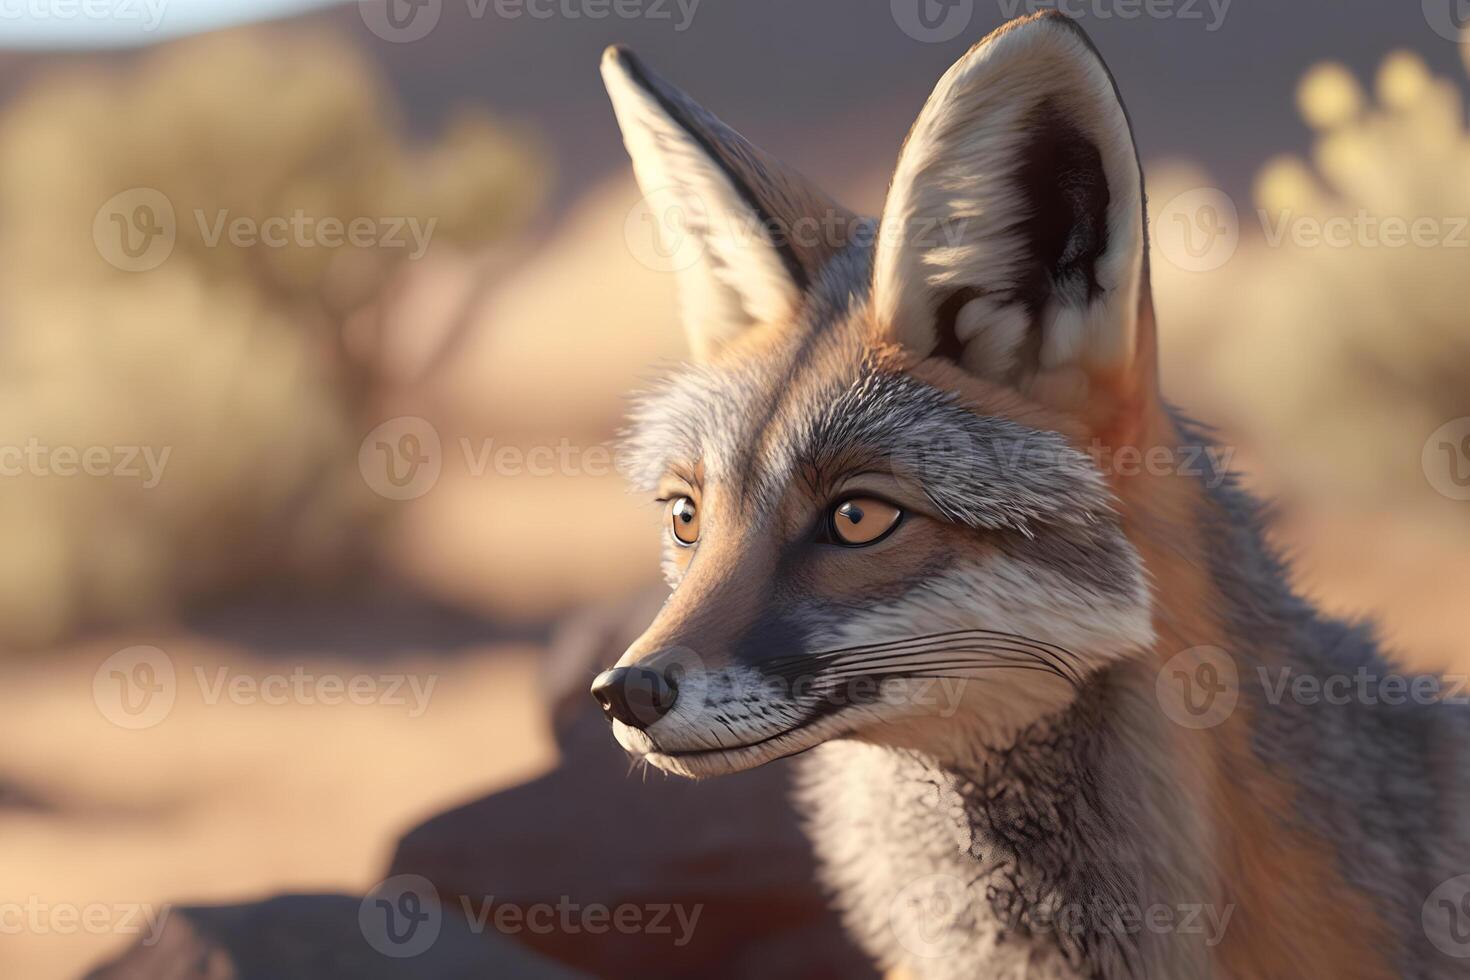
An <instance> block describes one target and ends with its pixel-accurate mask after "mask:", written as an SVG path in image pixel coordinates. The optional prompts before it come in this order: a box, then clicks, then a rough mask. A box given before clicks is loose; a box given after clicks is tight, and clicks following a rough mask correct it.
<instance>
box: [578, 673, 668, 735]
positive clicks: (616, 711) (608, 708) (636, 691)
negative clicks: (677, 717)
mask: <svg viewBox="0 0 1470 980" xmlns="http://www.w3.org/2000/svg"><path fill="white" fill-rule="evenodd" d="M592 696H593V697H594V698H596V699H597V703H598V704H599V705H601V706H602V713H603V714H604V715H606V716H607V719H608V721H620V722H622V723H623V724H625V725H627V726H629V727H630V728H636V729H638V730H639V731H643V730H644V729H646V728H647V727H648V726H649V725H652V724H653V723H654V722H656V721H658V720H659V719H660V718H662V717H663V716H664V715H666V714H668V713H669V711H670V709H672V708H673V707H674V702H675V701H677V700H678V697H679V685H678V683H677V680H676V678H675V677H674V676H673V671H670V670H664V671H658V670H649V669H648V668H646V667H614V668H613V669H611V670H604V671H603V672H602V673H600V674H598V675H597V677H596V678H594V679H593V681H592Z"/></svg>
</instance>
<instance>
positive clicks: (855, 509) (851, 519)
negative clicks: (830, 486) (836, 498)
mask: <svg viewBox="0 0 1470 980" xmlns="http://www.w3.org/2000/svg"><path fill="white" fill-rule="evenodd" d="M901 517H903V511H901V510H899V509H898V508H897V507H895V506H893V505H892V504H889V503H884V502H883V501H881V500H878V499H876V498H874V497H853V498H852V499H850V500H844V501H843V502H842V503H840V504H838V505H837V506H836V507H834V508H833V509H832V536H833V537H834V538H835V539H837V541H838V542H839V543H841V544H846V545H865V544H874V543H876V542H878V541H881V540H882V539H883V538H885V537H887V536H888V532H890V531H892V530H893V529H894V528H895V527H898V521H899V518H901Z"/></svg>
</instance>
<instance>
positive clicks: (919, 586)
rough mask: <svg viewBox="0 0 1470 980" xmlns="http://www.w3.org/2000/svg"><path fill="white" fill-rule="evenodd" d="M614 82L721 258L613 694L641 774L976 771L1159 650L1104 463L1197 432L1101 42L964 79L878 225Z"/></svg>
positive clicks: (969, 59)
mask: <svg viewBox="0 0 1470 980" xmlns="http://www.w3.org/2000/svg"><path fill="white" fill-rule="evenodd" d="M602 71H603V77H604V79H605V82H606V85H607V89H608V91H609V93H610V95H611V98H612V103H613V107H614V109H615V111H616V113H617V118H618V122H619V124H620V126H621V128H622V131H623V136H624V140H625V142H626V145H627V148H628V151H629V153H630V155H631V156H632V159H633V164H634V169H635V171H636V174H637V178H638V182H639V185H640V187H641V189H642V190H643V192H644V195H645V198H647V199H649V200H653V201H661V202H662V204H661V205H660V206H661V207H664V208H668V209H672V210H673V211H674V212H676V213H677V214H678V216H679V217H680V219H681V230H682V232H683V233H684V234H685V235H687V236H689V237H688V240H687V241H686V242H684V243H683V247H682V248H681V250H680V254H682V255H683V259H682V260H681V261H680V265H682V268H681V270H680V273H679V277H678V285H679V293H680V299H681V307H682V311H683V317H684V322H685V328H686V331H687V334H688V337H689V341H690V345H691V348H692V351H693V359H694V362H695V363H693V364H692V365H691V366H689V367H688V368H687V369H684V370H682V371H680V372H679V373H677V374H675V375H674V376H672V377H670V378H669V379H667V380H666V381H665V382H663V383H662V384H661V385H660V386H659V387H658V388H657V390H655V391H653V392H652V393H651V394H649V395H647V396H645V397H644V398H643V400H642V401H641V402H640V403H639V404H638V407H637V409H636V410H635V412H634V416H633V420H632V431H631V433H630V436H629V442H628V446H627V452H626V453H625V455H624V459H625V461H626V462H627V467H628V469H629V470H630V474H631V476H632V478H633V480H634V481H635V483H636V484H637V485H638V487H639V488H640V489H641V490H643V491H646V492H650V493H652V494H654V495H655V496H656V497H657V499H659V500H660V501H662V502H663V503H664V506H665V508H666V512H665V521H664V524H665V527H664V536H665V539H666V540H665V545H664V546H665V559H664V571H665V574H666V577H667V579H668V581H669V584H670V586H671V587H672V589H673V591H672V593H671V595H670V597H669V599H668V601H667V602H666V603H665V605H664V607H663V609H662V610H661V612H660V613H659V615H658V617H657V618H656V619H655V621H654V622H653V624H652V625H651V626H649V627H648V629H647V631H646V632H645V633H644V634H643V635H642V636H641V637H640V638H639V639H638V640H637V641H635V642H634V643H633V645H632V646H631V647H630V648H629V649H628V650H627V652H626V653H625V654H624V655H623V657H622V659H621V660H620V661H619V662H618V664H617V666H616V667H615V668H614V669H611V670H608V671H606V672H604V673H603V674H601V675H600V676H599V677H598V678H597V680H596V681H595V683H594V685H593V693H594V695H595V696H596V697H597V699H598V700H599V702H601V704H602V706H603V708H604V711H605V712H606V713H607V714H608V716H609V717H610V718H611V720H612V725H613V730H614V733H615V735H616V737H617V739H618V741H619V742H620V743H621V744H622V745H623V746H624V748H626V749H627V750H629V751H630V752H632V753H634V754H636V755H638V756H640V757H642V758H643V759H645V760H647V761H648V762H650V763H652V764H653V765H655V766H657V767H659V768H661V769H664V770H667V771H669V772H674V773H679V774H683V775H689V776H706V775H715V774H719V773H725V772H732V771H737V770H741V769H746V768H750V767H753V766H756V765H760V764H762V763H765V762H767V761H770V760H772V759H776V758H780V757H783V756H787V755H792V754H794V753H797V752H801V751H804V750H806V749H809V748H812V747H813V746H815V745H817V744H819V743H822V742H824V741H827V740H830V739H834V738H854V739H862V740H866V741H870V742H875V743H879V744H885V745H892V746H900V747H907V748H914V749H919V750H922V751H926V752H930V753H933V754H934V755H936V756H938V757H940V758H945V757H950V756H954V755H956V754H961V753H964V752H966V751H969V750H967V749H966V746H973V745H975V744H977V739H978V740H980V742H979V744H986V743H988V742H989V741H990V740H991V739H996V740H1001V739H1004V738H1005V737H1006V736H1005V733H1006V732H1012V733H1014V732H1015V731H1018V730H1019V729H1020V728H1022V727H1023V726H1026V725H1029V724H1031V723H1033V722H1034V721H1036V720H1037V719H1038V718H1041V717H1043V716H1045V715H1047V714H1048V713H1052V712H1056V711H1059V710H1063V709H1065V708H1066V707H1067V706H1068V705H1069V704H1070V703H1071V702H1072V701H1073V699H1075V698H1076V697H1077V694H1078V691H1079V690H1081V689H1082V688H1083V687H1084V686H1085V685H1086V684H1087V683H1088V681H1089V679H1090V678H1091V677H1093V676H1095V675H1096V674H1098V672H1100V671H1105V670H1108V669H1109V668H1110V667H1111V666H1112V665H1115V664H1118V663H1120V662H1122V661H1126V660H1128V659H1129V658H1130V657H1136V656H1138V655H1139V654H1140V653H1141V652H1142V651H1146V650H1148V649H1149V648H1150V647H1151V645H1152V643H1153V640H1154V633H1153V625H1152V613H1151V600H1150V591H1149V585H1148V583H1147V581H1146V578H1145V573H1144V563H1143V561H1142V559H1141V558H1140V553H1139V551H1138V550H1137V548H1136V547H1135V546H1134V543H1133V542H1132V541H1131V540H1130V536H1129V533H1128V531H1127V528H1126V521H1125V520H1124V519H1123V517H1122V516H1121V515H1120V512H1119V508H1118V506H1117V487H1116V485H1115V478H1114V476H1113V475H1112V474H1110V473H1108V472H1106V468H1105V467H1103V466H1101V465H1100V464H1099V462H1098V459H1097V453H1096V452H1095V449H1096V448H1097V447H1099V446H1103V447H1117V446H1137V445H1140V444H1142V443H1143V442H1144V441H1146V440H1147V439H1148V438H1149V436H1148V433H1149V431H1150V430H1152V429H1155V428H1157V427H1158V426H1159V425H1161V424H1165V423H1162V422H1161V421H1160V420H1161V419H1164V418H1165V417H1166V414H1165V412H1164V410H1163V409H1162V407H1161V401H1160V398H1159V396H1158V393H1157V380H1156V373H1155V367H1154V360H1155V359H1154V339H1153V323H1152V310H1151V303H1150V300H1149V290H1148V283H1147V276H1148V273H1147V256H1146V247H1145V233H1144V229H1145V218H1144V197H1143V182H1142V174H1141V171H1140V168H1139V163H1138V156H1137V152H1136V150H1135V147H1134V143H1133V139H1132V134H1131V131H1130V128H1129V123H1128V119H1127V116H1126V114H1125V112H1124V109H1123V106H1122V103H1121V102H1120V100H1119V97H1118V94H1117V92H1116V90H1115V87H1114V83H1113V80H1112V77H1111V75H1110V74H1109V72H1108V70H1107V68H1106V67H1105V65H1104V64H1103V62H1102V60H1101V59H1100V57H1099V56H1098V54H1097V52H1096V50H1095V49H1094V48H1093V46H1092V45H1091V43H1090V42H1089V41H1088V39H1087V37H1086V36H1085V34H1084V33H1083V32H1082V30H1081V29H1080V28H1078V27H1077V26H1076V25H1075V24H1074V23H1073V22H1071V21H1070V20H1068V19H1066V18H1065V17H1061V16H1059V15H1039V16H1036V17H1032V18H1028V19H1025V20H1021V21H1016V22H1013V23H1011V24H1009V25H1007V26H1006V27H1003V28H1002V29H1000V30H999V31H997V32H996V33H994V34H992V35H991V36H990V37H988V38H986V39H985V40H983V41H981V42H980V43H979V44H978V45H976V46H975V47H974V48H973V49H971V50H970V51H969V53H967V54H966V55H965V56H964V57H963V58H962V59H960V61H959V62H957V63H956V64H955V65H954V66H953V67H952V68H950V70H949V71H948V72H947V73H946V74H945V75H944V77H943V78H942V79H941V80H940V82H939V84H938V86H937V88H935V90H934V92H933V94H932V95H931V96H930V98H929V100H928V102H927V103H926V104H925V105H924V107H923V109H922V111H921V112H920V114H919V116H918V119H917V121H916V122H915V123H914V125H913V128H912V130H911V131H910V133H909V136H908V138H907V140H906V141H905V143H904V145H903V148H902V150H901V152H900V155H899V158H898V164H897V168H896V170H895V173H894V175H893V180H892V184H891V186H890V189H889V192H888V197H887V201H886V203H885V205H884V207H883V212H882V216H881V218H880V219H878V220H877V221H873V220H871V219H865V218H860V217H857V216H854V215H852V214H850V213H849V212H847V211H846V210H844V209H842V208H841V207H840V206H838V205H837V204H835V203H833V202H832V201H831V200H830V199H829V198H828V197H827V196H826V195H825V194H823V193H822V192H821V191H819V190H817V189H816V188H815V187H813V186H812V185H811V184H809V183H808V182H807V181H806V180H805V179H803V178H802V177H800V176H798V175H797V174H795V173H793V172H792V171H791V170H789V169H787V168H785V167H783V166H782V165H781V164H779V163H777V162H776V161H775V160H773V159H772V158H770V157H769V156H767V155H766V154H764V153H763V152H761V151H760V150H758V149H756V148H755V147H753V146H751V145H750V144H749V143H747V142H746V141H745V140H744V139H743V138H742V137H740V136H739V135H738V134H736V133H735V132H734V131H733V130H731V129H730V128H728V127H727V126H725V125H724V124H723V123H721V122H720V121H719V120H718V119H716V118H715V117H713V116H712V115H710V114H709V113H708V112H706V111H705V110H704V109H702V108H701V107H699V106H698V105H696V104H695V103H694V102H692V101H691V100H690V99H689V98H688V97H687V96H685V95H684V94H683V93H681V92H680V91H678V90H677V89H675V88H674V87H673V86H671V85H670V84H668V83H667V82H665V81H663V80H662V79H660V78H659V77H657V76H656V75H654V74H653V73H652V72H651V71H649V70H648V69H647V68H646V67H644V65H643V64H642V63H641V62H639V61H638V60H637V59H635V58H634V57H633V56H632V55H631V54H629V53H627V52H626V51H623V50H621V49H617V48H614V49H609V51H608V52H607V53H606V55H605V56H604V59H603V65H602Z"/></svg>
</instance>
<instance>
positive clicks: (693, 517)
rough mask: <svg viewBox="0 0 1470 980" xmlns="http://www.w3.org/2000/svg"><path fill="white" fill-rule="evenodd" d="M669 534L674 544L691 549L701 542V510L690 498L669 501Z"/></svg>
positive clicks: (677, 498) (676, 498)
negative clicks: (697, 542)
mask: <svg viewBox="0 0 1470 980" xmlns="http://www.w3.org/2000/svg"><path fill="white" fill-rule="evenodd" d="M669 533H670V534H672V535H673V536H674V543H675V544H678V545H680V546H682V547H685V548H687V547H689V546H690V545H692V544H694V542H696V541H698V540H699V508H698V507H696V506H695V504H694V501H693V499H691V498H689V497H675V498H674V499H673V500H671V501H669Z"/></svg>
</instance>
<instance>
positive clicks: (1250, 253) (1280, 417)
mask: <svg viewBox="0 0 1470 980" xmlns="http://www.w3.org/2000/svg"><path fill="white" fill-rule="evenodd" d="M1374 88H1375V95H1376V98H1370V97H1369V96H1368V95H1367V94H1366V93H1365V92H1364V91H1363V90H1362V88H1361V87H1360V85H1359V83H1358V82H1357V81H1356V80H1355V79H1354V78H1353V76H1352V75H1351V73H1349V72H1348V71H1347V69H1345V68H1343V67H1341V66H1339V65H1335V64H1327V65H1321V66H1318V67H1317V68H1314V69H1313V70H1312V71H1311V72H1309V73H1308V74H1307V75H1306V77H1305V78H1304V79H1303V81H1302V84H1301V86H1300V89H1299V91H1298V93H1297V96H1298V99H1297V101H1298V105H1299V107H1300V109H1301V112H1302V115H1303V118H1304V119H1305V120H1306V121H1307V123H1308V125H1310V126H1311V127H1312V128H1313V129H1314V131H1315V133H1316V137H1315V145H1314V147H1313V151H1312V153H1311V159H1310V161H1307V160H1302V159H1298V158H1293V157H1282V158H1278V159H1276V160H1274V161H1272V162H1270V163H1269V164H1268V165H1267V166H1266V167H1265V168H1264V169H1263V170H1262V171H1261V173H1260V175H1259V176H1258V179H1257V181H1256V185H1255V201H1254V208H1245V207H1242V208H1240V220H1241V224H1242V226H1243V230H1244V234H1243V236H1242V242H1241V247H1240V249H1239V251H1238V252H1237V254H1236V255H1235V256H1234V257H1233V258H1232V259H1231V260H1230V261H1229V262H1228V263H1226V264H1225V265H1224V266H1223V267H1221V268H1220V269H1218V270H1214V271H1209V272H1200V273H1190V272H1184V271H1181V270H1179V269H1177V268H1175V267H1172V266H1171V265H1170V264H1169V263H1168V262H1167V261H1165V260H1156V263H1155V267H1156V270H1157V277H1156V290H1157V293H1158V295H1159V297H1160V307H1161V311H1162V312H1161V327H1162V328H1163V329H1164V330H1165V331H1167V332H1169V333H1170V334H1172V335H1173V336H1171V337H1169V338H1168V340H1167V341H1166V343H1165V346H1164V350H1165V352H1166V354H1165V356H1166V358H1167V359H1168V361H1169V366H1170V374H1171V375H1172V376H1174V377H1177V378H1184V379H1185V384H1183V385H1181V386H1180V390H1187V391H1189V392H1190V395H1189V399H1188V400H1191V401H1196V400H1202V401H1204V402H1206V403H1207V404H1206V405H1203V406H1201V407H1200V409H1199V410H1200V412H1201V413H1203V414H1205V415H1207V416H1212V421H1221V422H1224V423H1225V424H1226V425H1227V428H1228V429H1229V430H1230V431H1232V432H1233V433H1234V434H1235V435H1237V436H1239V437H1242V438H1243V439H1244V441H1245V442H1247V443H1248V444H1249V446H1250V447H1251V449H1252V450H1253V451H1255V452H1258V453H1260V454H1261V455H1263V456H1264V457H1266V459H1265V466H1264V470H1265V471H1266V472H1268V473H1270V474H1272V476H1273V477H1279V478H1282V479H1284V480H1285V483H1284V485H1283V486H1281V487H1279V488H1277V489H1279V490H1281V491H1283V492H1286V493H1288V494H1295V495H1297V496H1298V498H1299V499H1300V498H1307V499H1316V500H1330V501H1332V502H1334V503H1346V504H1349V505H1354V506H1384V505H1390V504H1391V505H1394V506H1405V505H1407V506H1411V507H1415V506H1429V507H1438V508H1442V509H1443V510H1444V512H1445V513H1450V512H1451V507H1452V505H1451V504H1450V503H1449V502H1448V501H1446V500H1444V499H1443V498H1439V497H1437V496H1436V495H1435V494H1434V493H1433V492H1432V490H1431V489H1430V487H1429V486H1428V484H1427V482H1426V480H1425V476H1424V472H1423V469H1422V467H1421V462H1420V454H1421V450H1422V448H1423V446H1424V443H1425V440H1426V439H1427V438H1428V436H1429V435H1430V433H1431V432H1433V431H1434V430H1435V429H1436V428H1437V427H1439V426H1440V425H1441V424H1443V423H1445V422H1447V421H1449V420H1451V419H1455V418H1459V417H1463V416H1470V227H1467V225H1470V180H1467V177H1470V134H1467V132H1466V128H1465V115H1464V106H1463V100H1462V97H1461V93H1460V90H1459V88H1458V87H1457V85H1456V84H1455V83H1454V82H1453V81H1451V80H1446V79H1436V78H1434V77H1432V76H1431V75H1430V73H1429V71H1428V69H1427V68H1426V66H1425V65H1424V63H1423V61H1422V60H1420V59H1419V58H1418V57H1417V56H1415V55H1413V54H1408V53H1396V54H1393V55H1391V56H1390V57H1388V58H1387V59H1386V60H1385V61H1384V62H1383V65H1382V67H1381V69H1380V70H1379V72H1378V75H1377V78H1376V82H1375V86H1374ZM1164 177H1165V184H1164V186H1162V187H1161V186H1160V184H1159V183H1158V182H1155V186H1154V190H1153V193H1152V194H1151V195H1150V196H1151V197H1152V198H1154V199H1155V200H1160V199H1162V200H1168V199H1169V197H1170V195H1171V194H1172V193H1175V192H1177V191H1179V190H1180V189H1181V187H1182V186H1189V185H1190V184H1191V182H1193V185H1194V186H1198V181H1199V178H1198V176H1197V175H1196V176H1195V177H1193V178H1186V177H1183V176H1181V175H1178V174H1173V175H1169V174H1168V173H1167V172H1165V175H1164ZM1169 185H1172V186H1169ZM1416 227H1417V229H1418V230H1417V232H1416V231H1415V229H1416ZM1416 234H1417V235H1418V238H1417V240H1415V237H1414V236H1415V235H1416ZM1319 236H1320V240H1319ZM1171 348H1172V350H1171ZM1201 374H1203V375H1204V379H1203V380H1204V381H1205V384H1204V385H1203V386H1198V385H1196V383H1195V382H1196V380H1198V379H1199V376H1200V375H1201ZM1202 389H1204V390H1208V391H1212V392H1213V393H1214V395H1213V396H1210V395H1206V396H1205V397H1204V398H1203V399H1199V398H1198V395H1197V393H1198V392H1199V391H1200V390H1202ZM1454 513H1457V514H1458V515H1460V516H1462V517H1463V516H1464V515H1465V510H1464V507H1463V505H1460V506H1459V508H1458V509H1456V510H1454Z"/></svg>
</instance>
